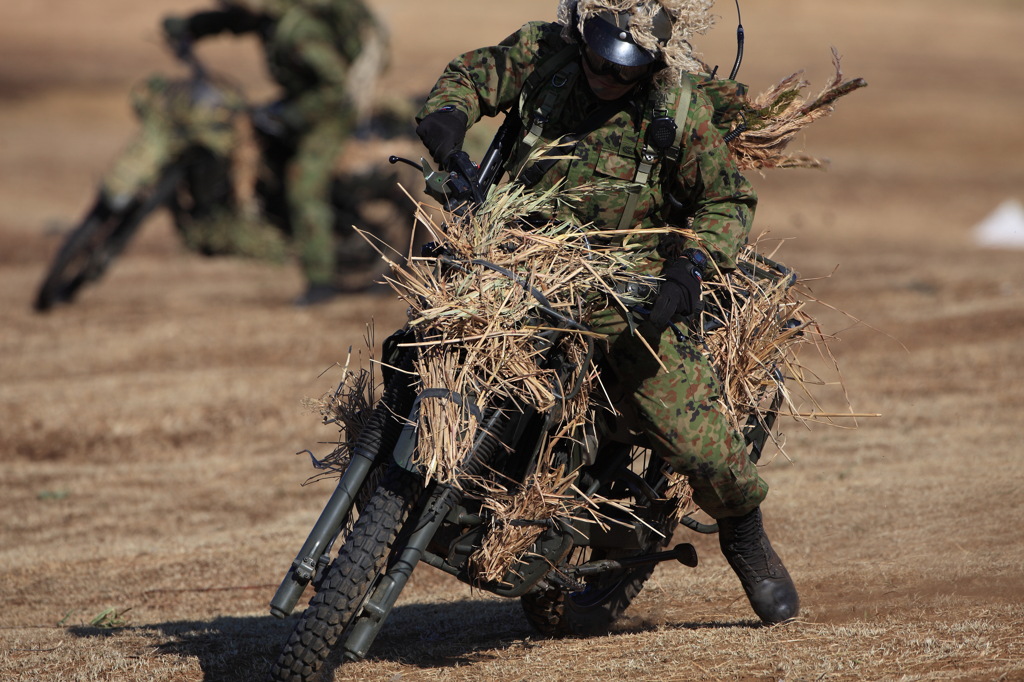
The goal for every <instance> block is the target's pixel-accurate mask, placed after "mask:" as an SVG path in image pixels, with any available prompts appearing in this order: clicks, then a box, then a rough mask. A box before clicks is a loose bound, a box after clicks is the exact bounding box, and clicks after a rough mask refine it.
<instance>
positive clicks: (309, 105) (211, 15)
mask: <svg viewBox="0 0 1024 682" xmlns="http://www.w3.org/2000/svg"><path fill="white" fill-rule="evenodd" d="M344 1H345V2H348V3H351V4H352V5H354V6H355V7H356V8H358V9H365V8H364V7H363V3H362V2H361V0H344ZM353 14H356V13H353ZM358 15H359V16H362V15H365V16H371V15H370V13H369V11H368V10H367V11H364V12H361V13H358ZM188 29H189V33H190V34H191V35H192V36H193V37H195V38H200V37H202V36H205V35H213V34H217V33H223V32H225V31H230V32H232V33H235V34H241V33H256V34H257V35H258V36H259V37H260V40H261V41H262V43H263V50H264V53H265V55H266V60H267V68H268V70H269V71H270V75H271V76H272V77H273V78H274V80H275V81H276V82H277V83H278V84H279V85H280V86H281V88H282V89H283V90H284V98H283V105H284V108H283V112H282V115H283V117H284V118H285V120H286V121H287V122H288V123H289V124H291V125H293V126H296V127H302V126H303V125H305V124H308V123H310V122H313V121H317V120H320V119H322V118H324V117H326V116H336V115H337V111H338V109H339V108H341V107H344V106H346V90H345V88H346V80H347V76H348V70H349V66H350V64H351V62H352V61H353V60H354V59H355V56H356V55H358V54H359V45H358V44H349V43H355V42H357V41H358V40H359V36H360V31H359V30H358V28H357V27H353V29H352V30H351V32H350V33H349V34H347V36H346V37H344V38H341V37H339V36H338V31H337V28H336V26H334V25H333V23H332V22H331V21H330V20H328V19H327V18H326V17H325V16H323V15H322V14H321V13H318V12H316V10H315V8H313V9H311V8H309V7H306V6H305V5H303V4H300V3H292V4H290V5H289V6H288V8H287V9H285V10H284V11H283V12H282V13H281V14H280V15H276V16H273V17H265V16H257V15H254V14H251V13H249V12H247V11H245V10H243V9H240V8H237V7H229V8H227V9H223V10H214V11H210V12H199V13H197V14H194V15H192V16H191V17H190V18H189V22H188Z"/></svg>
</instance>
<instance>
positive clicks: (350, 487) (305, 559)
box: [270, 448, 374, 618]
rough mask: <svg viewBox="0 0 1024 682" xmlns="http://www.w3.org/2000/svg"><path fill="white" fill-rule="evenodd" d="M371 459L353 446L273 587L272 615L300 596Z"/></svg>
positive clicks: (288, 608) (289, 608)
mask: <svg viewBox="0 0 1024 682" xmlns="http://www.w3.org/2000/svg"><path fill="white" fill-rule="evenodd" d="M373 462H374V460H373V458H372V457H370V456H369V455H368V454H367V453H365V452H364V451H363V450H362V449H361V448H357V449H356V452H355V453H354V454H353V456H352V459H351V461H350V462H349V465H348V467H347V468H346V469H345V473H344V474H342V477H341V480H339V481H338V486H337V487H336V488H335V489H334V493H333V494H332V495H331V498H330V499H329V500H328V501H327V504H326V505H325V506H324V510H323V511H322V512H320V518H319V519H317V522H316V525H314V526H313V530H311V531H310V532H309V537H307V538H306V543H305V544H304V545H302V549H301V550H300V551H299V553H298V555H297V556H296V557H295V560H294V561H293V562H292V565H291V568H289V569H288V574H287V575H285V577H284V580H283V581H282V582H281V586H280V587H279V588H277V592H276V593H275V594H274V598H273V599H271V600H270V613H271V614H272V615H274V616H276V617H278V618H286V617H287V616H288V614H290V613H291V612H292V609H293V608H294V607H295V603H296V602H297V601H298V600H299V597H301V596H302V591H303V590H305V589H306V585H307V584H309V581H310V580H311V579H312V577H313V574H314V573H315V572H316V564H317V561H319V560H320V556H321V555H322V554H323V553H324V551H325V550H326V548H327V547H328V546H329V545H330V543H331V541H332V540H333V539H334V537H335V536H336V535H337V534H338V529H339V528H341V524H342V523H344V521H345V518H346V517H347V516H348V513H349V511H350V510H351V509H352V501H353V500H354V499H355V496H356V493H357V492H358V491H359V488H360V486H362V485H363V482H364V481H365V480H366V477H367V475H368V474H369V473H370V469H371V468H372V467H373Z"/></svg>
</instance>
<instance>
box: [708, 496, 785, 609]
mask: <svg viewBox="0 0 1024 682" xmlns="http://www.w3.org/2000/svg"><path fill="white" fill-rule="evenodd" d="M718 542H719V545H720V546H721V548H722V554H724V555H725V558H726V560H728V562H729V565H730V566H732V570H734V571H736V575H737V576H739V579H740V584H741V585H743V591H744V592H746V593H747V598H748V599H750V605H751V606H752V607H754V613H756V614H757V616H758V618H760V619H761V621H762V622H763V623H765V624H766V625H775V624H776V623H781V622H783V621H785V620H789V619H790V618H794V617H796V615H797V613H798V612H799V611H800V597H799V596H798V595H797V593H796V586H795V585H794V584H793V579H792V578H790V577H789V572H788V571H787V570H786V567H785V566H783V565H782V559H780V558H779V555H778V554H776V553H775V550H774V549H772V543H770V542H769V541H768V536H767V535H765V532H764V526H763V525H762V524H761V510H760V508H758V509H754V510H753V511H751V512H747V513H746V514H744V515H743V516H734V517H730V518H724V519H718Z"/></svg>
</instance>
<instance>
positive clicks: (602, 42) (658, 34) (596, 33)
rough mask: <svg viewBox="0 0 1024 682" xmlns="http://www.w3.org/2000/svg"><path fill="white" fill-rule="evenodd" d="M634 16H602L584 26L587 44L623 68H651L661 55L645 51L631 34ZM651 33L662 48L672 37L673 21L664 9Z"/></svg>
mask: <svg viewBox="0 0 1024 682" xmlns="http://www.w3.org/2000/svg"><path fill="white" fill-rule="evenodd" d="M632 16H633V15H632V14H631V13H630V12H613V11H610V10H604V11H601V12H598V13H597V14H595V15H594V16H592V17H590V18H589V19H587V20H586V21H584V22H583V31H582V32H583V42H584V43H586V45H587V47H589V48H590V49H591V50H593V51H594V53H595V54H597V55H598V56H600V57H602V58H603V59H606V60H608V61H610V62H612V63H613V64H618V65H619V66H647V65H648V64H653V63H654V62H655V61H658V60H659V59H661V55H660V54H658V53H654V52H651V51H650V50H648V49H646V48H643V47H641V46H640V45H638V44H637V43H636V41H635V40H634V39H633V36H632V35H631V34H630V31H629V22H630V19H631V18H632ZM651 29H652V30H651V33H652V34H653V36H654V38H655V39H656V40H657V42H658V44H659V45H665V44H666V43H667V42H668V40H669V38H671V37H672V20H671V19H670V18H669V16H668V14H667V13H666V12H665V10H664V9H660V10H659V11H658V12H657V14H655V15H654V17H653V21H652V26H651Z"/></svg>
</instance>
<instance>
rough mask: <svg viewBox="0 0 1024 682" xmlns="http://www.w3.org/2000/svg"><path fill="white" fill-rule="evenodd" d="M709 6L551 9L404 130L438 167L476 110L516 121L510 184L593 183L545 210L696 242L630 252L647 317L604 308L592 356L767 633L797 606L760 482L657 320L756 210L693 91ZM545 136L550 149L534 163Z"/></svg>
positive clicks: (690, 356)
mask: <svg viewBox="0 0 1024 682" xmlns="http://www.w3.org/2000/svg"><path fill="white" fill-rule="evenodd" d="M710 5H711V3H710V2H708V1H707V0H700V1H696V2H695V1H693V0H561V2H560V5H559V9H558V21H557V23H541V22H535V23H529V24H526V25H525V26H523V27H522V28H521V29H519V30H518V31H517V32H515V33H513V34H512V35H511V36H509V37H508V38H506V39H505V40H503V41H502V42H501V43H500V44H498V45H497V46H494V47H486V48H482V49H479V50H474V51H472V52H468V53H466V54H464V55H462V56H460V57H457V58H456V59H455V60H453V61H452V62H451V63H450V64H449V65H448V67H447V69H446V70H445V71H444V73H443V74H442V75H441V77H440V79H439V80H438V81H437V84H436V85H435V86H434V88H433V90H432V91H431V93H430V96H429V98H428V100H427V102H426V104H425V105H424V107H423V108H422V110H421V111H420V112H419V114H418V116H417V121H418V122H419V126H418V128H417V133H418V134H419V136H420V139H421V140H422V141H423V143H424V145H425V146H426V147H427V149H428V151H429V152H430V154H431V155H432V156H433V158H434V159H435V161H437V162H438V163H443V162H444V160H445V158H446V157H447V156H448V155H449V154H450V153H451V152H452V151H455V150H458V149H460V148H461V145H462V143H463V141H464V138H465V135H466V131H467V129H468V128H469V126H470V125H472V124H473V123H476V122H477V121H478V120H479V119H480V118H481V117H482V116H495V115H497V114H498V112H500V111H510V112H511V113H512V114H513V115H515V114H516V113H518V115H519V116H520V118H521V119H522V123H523V126H522V134H521V135H520V138H519V140H518V141H517V143H516V144H514V145H513V148H512V150H511V155H510V159H509V161H508V164H509V168H510V169H511V174H510V176H511V177H513V178H516V181H517V182H520V183H522V184H524V185H525V186H527V187H532V188H534V189H536V190H537V191H543V190H546V189H549V188H551V187H553V186H554V185H555V184H556V183H558V182H562V181H565V182H567V183H569V184H570V185H573V186H575V185H578V184H580V183H585V182H588V181H593V180H600V181H602V182H601V184H600V187H601V188H602V189H599V190H598V191H595V192H591V193H588V195H587V199H585V200H584V201H583V203H582V204H580V205H574V206H572V207H565V206H562V207H559V208H556V209H554V210H555V211H560V210H572V211H574V212H575V213H576V215H577V216H578V218H579V219H580V220H581V221H584V222H592V223H593V225H594V227H595V228H596V229H616V228H618V229H622V228H629V227H632V226H641V227H650V226H655V225H663V224H666V223H667V224H674V225H678V226H684V227H685V226H687V225H689V226H690V227H691V228H692V229H693V230H694V231H695V232H696V234H697V237H698V238H697V239H696V240H690V239H682V240H681V239H679V238H662V239H660V240H659V241H658V243H650V244H646V245H645V247H644V248H643V249H641V250H634V251H632V252H633V253H636V261H635V264H636V268H637V270H638V271H641V272H648V273H653V274H658V273H659V272H660V275H661V277H662V278H663V283H662V284H661V287H660V291H659V292H658V293H657V294H656V296H655V297H654V300H653V305H652V306H651V308H652V309H651V313H650V316H649V319H648V320H646V321H644V322H642V323H641V324H640V325H639V326H638V327H637V331H636V332H633V331H631V325H630V323H629V321H627V319H626V318H625V315H626V314H627V313H623V312H621V311H619V310H618V309H617V308H609V309H608V310H606V311H604V312H603V313H600V314H598V316H597V319H596V320H595V329H596V330H597V331H599V332H602V333H604V334H606V335H607V339H606V344H607V345H606V348H605V350H606V356H607V359H608V362H609V364H610V365H611V369H612V371H614V372H615V374H616V375H617V377H618V378H619V379H620V381H621V382H622V383H623V384H624V385H625V386H626V387H627V393H628V395H630V397H631V400H632V402H633V404H634V405H635V407H636V408H637V412H638V413H639V414H640V415H641V417H642V418H643V419H644V420H645V423H646V426H647V429H648V432H649V435H650V437H651V439H652V441H653V443H654V444H655V449H656V450H657V452H658V454H660V455H661V456H662V457H664V458H665V459H666V460H667V461H668V462H669V463H670V465H671V466H672V467H673V468H674V469H675V470H676V471H678V472H681V473H683V474H685V475H686V476H687V477H688V478H689V481H690V484H691V486H692V488H693V499H694V501H695V502H696V503H697V504H698V505H699V506H700V507H701V508H702V509H703V510H704V511H705V512H707V513H708V514H710V515H711V516H712V517H714V518H715V519H716V520H717V521H718V526H719V541H720V546H721V550H722V553H723V554H724V555H725V557H726V559H727V560H728V562H729V564H730V566H732V568H733V570H734V571H735V572H736V575H737V576H738V577H739V580H740V583H741V585H742V586H743V589H744V591H745V592H746V594H747V596H748V598H749V600H750V603H751V606H752V607H753V609H754V612H755V613H756V614H757V615H758V617H759V618H760V619H761V620H762V621H763V622H764V623H767V624H775V623H780V622H782V621H785V620H787V619H790V618H793V617H794V616H796V615H797V612H798V610H799V598H798V596H797V592H796V588H795V586H794V584H793V581H792V579H791V578H790V576H789V573H788V572H787V571H786V568H785V567H784V566H783V564H782V561H781V560H780V558H779V556H778V555H777V554H776V552H775V551H774V550H773V549H772V546H771V543H770V542H769V541H768V537H767V536H766V534H765V531H764V527H763V525H762V517H761V511H760V505H761V502H762V501H763V500H764V498H765V495H766V494H767V492H768V486H767V484H766V483H765V482H764V480H763V479H761V477H760V476H759V475H758V472H757V468H756V466H755V465H754V464H753V463H752V462H751V461H750V459H749V457H748V455H747V448H746V446H745V442H744V438H743V435H742V434H741V433H739V432H738V431H736V430H735V429H734V428H733V427H732V426H731V425H730V422H729V419H728V417H727V415H726V414H724V413H723V411H722V408H721V406H720V404H719V402H718V400H717V397H718V395H719V394H720V391H721V388H720V383H719V381H718V379H717V377H716V376H715V374H714V371H713V370H712V369H711V367H710V365H709V363H708V360H707V359H706V357H705V356H704V355H703V354H702V352H701V349H700V348H699V347H698V346H697V344H696V343H695V342H694V341H693V340H691V339H687V338H684V339H678V338H676V336H675V334H674V333H673V331H672V329H671V328H670V326H669V324H670V322H671V321H672V320H673V319H679V318H683V317H685V316H688V315H691V314H692V313H694V312H695V311H696V310H697V309H698V307H699V306H700V304H701V280H702V279H704V278H706V277H709V276H712V274H713V273H714V271H715V266H714V265H712V264H711V263H710V259H713V260H714V262H715V265H717V268H719V269H721V270H722V271H728V270H730V269H732V268H734V267H735V261H734V259H735V257H736V254H737V251H738V249H739V247H740V246H741V245H742V244H743V243H744V241H745V240H746V237H747V235H748V233H749V231H750V226H751V223H752V221H753V216H754V209H755V206H756V204H757V198H756V195H755V193H754V191H753V188H752V187H751V186H750V184H749V183H748V182H747V180H746V179H745V178H744V177H743V175H742V174H741V173H740V172H739V170H738V169H737V167H736V165H735V163H734V160H733V159H732V157H731V155H730V153H729V151H728V149H727V147H726V145H725V143H724V141H723V138H722V136H721V134H720V133H719V132H718V131H717V130H716V128H715V126H714V125H713V124H712V115H713V108H712V105H711V103H710V101H709V99H708V98H707V95H706V94H705V93H704V92H703V91H702V90H701V89H700V88H698V87H697V83H698V82H699V79H700V76H698V75H697V74H698V73H699V72H700V70H701V66H700V64H699V62H698V61H697V60H696V59H695V58H694V56H693V53H692V48H691V45H690V42H689V41H690V39H691V38H692V36H693V35H694V34H695V33H703V32H704V31H705V30H706V29H707V28H708V27H709V26H710V15H709V14H708V11H707V10H708V8H709V7H710ZM556 141H560V143H561V144H560V147H558V149H559V151H560V152H561V153H560V154H558V155H552V156H550V158H544V156H543V155H541V156H540V158H539V159H538V151H539V150H543V149H544V147H543V145H550V144H551V143H554V142H556ZM549 148H550V147H549ZM540 153H541V154H542V152H540ZM569 153H571V155H572V156H573V157H574V158H566V156H567V155H568V154H569ZM605 187H607V188H608V189H607V190H605V189H603V188H605ZM637 334H643V335H644V337H645V338H646V339H647V341H648V342H649V344H650V345H651V347H652V348H654V349H656V351H657V353H658V358H657V359H655V358H654V357H653V356H652V354H651V353H650V351H648V350H647V349H646V348H645V347H644V345H643V344H642V343H641V342H640V340H639V339H638V338H637ZM666 370H667V371H666Z"/></svg>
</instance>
